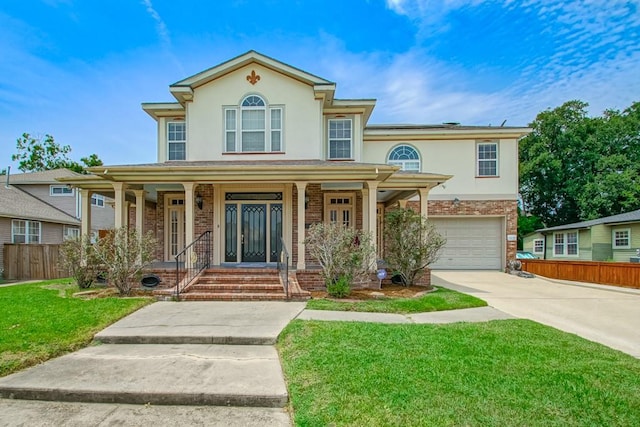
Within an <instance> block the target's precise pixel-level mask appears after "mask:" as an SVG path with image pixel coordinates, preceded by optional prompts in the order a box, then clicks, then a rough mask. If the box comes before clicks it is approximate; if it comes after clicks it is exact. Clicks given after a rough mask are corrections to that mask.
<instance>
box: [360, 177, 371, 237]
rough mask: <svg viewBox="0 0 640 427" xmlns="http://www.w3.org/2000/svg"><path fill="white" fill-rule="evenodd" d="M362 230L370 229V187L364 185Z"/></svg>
mask: <svg viewBox="0 0 640 427" xmlns="http://www.w3.org/2000/svg"><path fill="white" fill-rule="evenodd" d="M361 192H362V231H369V230H370V227H369V188H368V187H363V188H362V190H361Z"/></svg>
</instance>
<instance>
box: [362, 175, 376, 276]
mask: <svg viewBox="0 0 640 427" xmlns="http://www.w3.org/2000/svg"><path fill="white" fill-rule="evenodd" d="M367 188H368V189H369V200H368V205H369V206H368V210H369V215H368V216H369V224H368V225H369V228H368V230H367V231H368V232H369V235H370V236H371V243H373V245H374V247H376V245H377V242H378V221H377V218H378V216H377V215H376V207H377V201H378V181H367ZM363 197H364V196H363ZM376 258H377V257H376V255H374V259H373V260H372V266H371V268H373V269H377V267H378V266H377V265H376V261H377V259H376Z"/></svg>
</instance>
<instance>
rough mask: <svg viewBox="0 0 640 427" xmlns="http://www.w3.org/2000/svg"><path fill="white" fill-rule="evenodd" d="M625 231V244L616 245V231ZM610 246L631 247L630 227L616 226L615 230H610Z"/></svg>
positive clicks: (615, 247) (616, 247)
mask: <svg viewBox="0 0 640 427" xmlns="http://www.w3.org/2000/svg"><path fill="white" fill-rule="evenodd" d="M619 232H626V233H627V244H626V245H621V246H618V245H616V233H619ZM611 247H612V248H613V249H631V229H630V228H618V229H616V230H611Z"/></svg>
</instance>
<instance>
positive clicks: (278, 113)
mask: <svg viewBox="0 0 640 427" xmlns="http://www.w3.org/2000/svg"><path fill="white" fill-rule="evenodd" d="M282 110H283V107H282V106H275V105H269V104H268V103H267V102H266V101H265V99H264V98H263V97H261V96H259V95H248V96H246V97H244V98H243V99H242V100H241V101H240V105H239V106H237V107H225V109H224V141H225V152H227V153H236V152H242V153H265V152H267V153H269V152H281V151H282V122H283V111H282Z"/></svg>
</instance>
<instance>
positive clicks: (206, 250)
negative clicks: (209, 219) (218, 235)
mask: <svg viewBox="0 0 640 427" xmlns="http://www.w3.org/2000/svg"><path fill="white" fill-rule="evenodd" d="M175 260H176V298H178V297H179V296H180V291H181V287H182V290H183V289H184V288H186V287H187V286H188V285H189V284H190V283H191V282H192V281H193V279H195V277H196V276H197V275H198V274H200V272H201V271H202V270H204V269H205V268H209V266H210V265H211V231H205V232H204V233H202V234H201V235H200V236H199V237H198V238H197V239H196V240H194V241H193V242H192V243H191V244H190V245H189V246H187V247H185V248H184V249H183V250H182V251H181V252H180V253H178V254H177V255H176V256H175ZM182 273H184V275H183V274H182ZM181 284H182V286H181Z"/></svg>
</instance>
